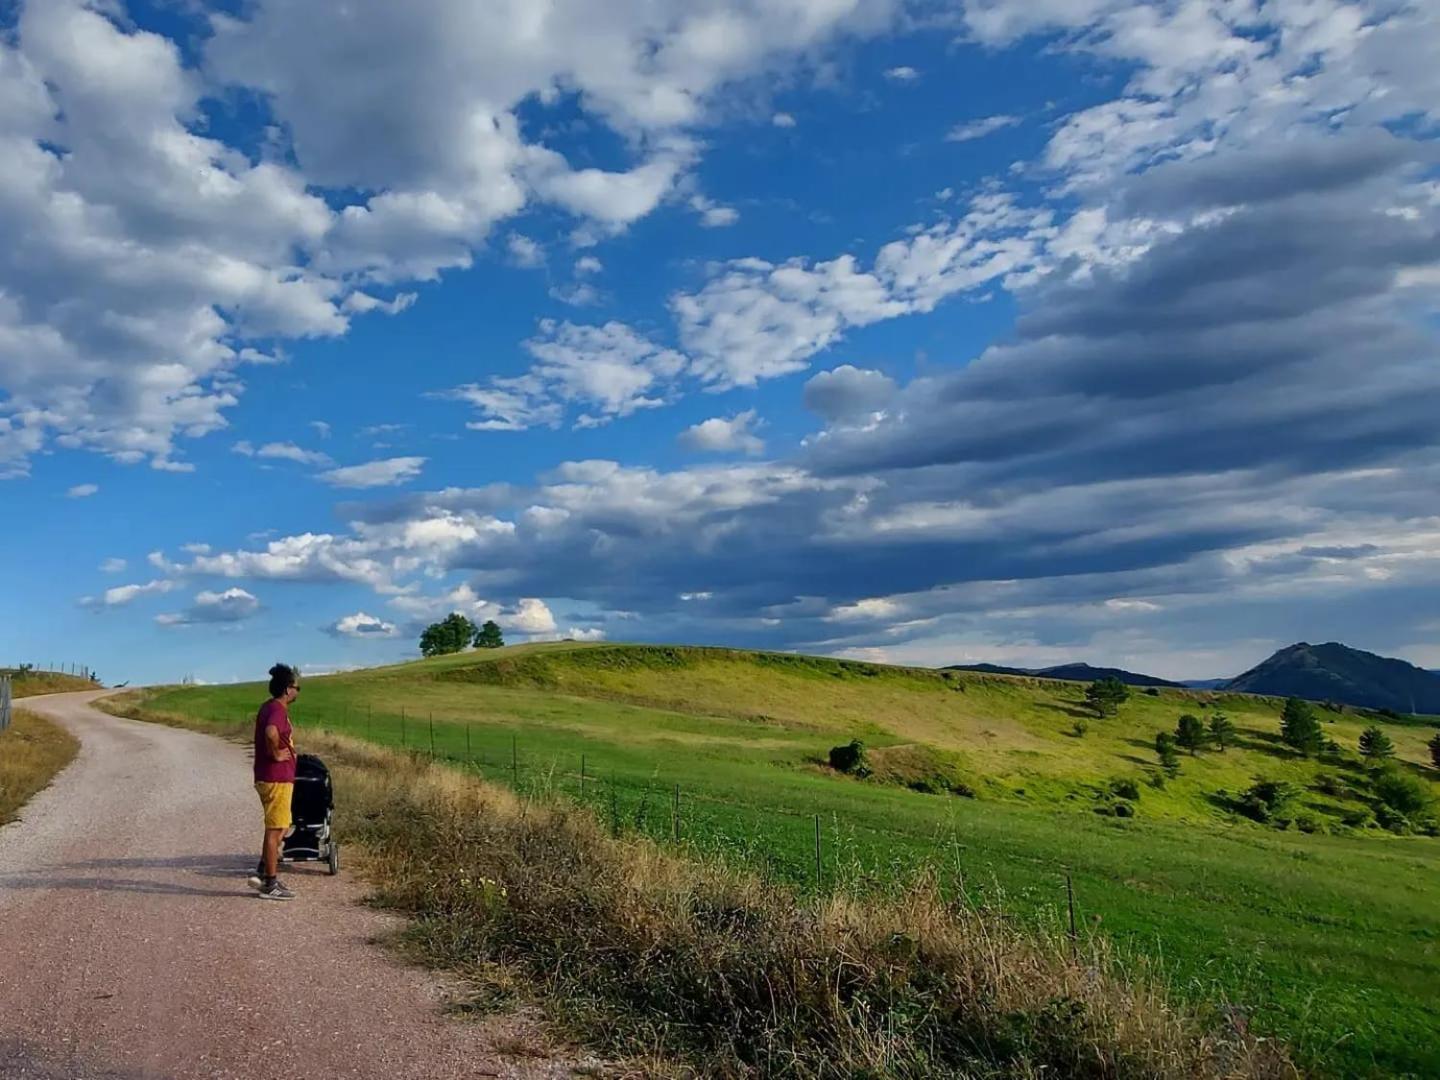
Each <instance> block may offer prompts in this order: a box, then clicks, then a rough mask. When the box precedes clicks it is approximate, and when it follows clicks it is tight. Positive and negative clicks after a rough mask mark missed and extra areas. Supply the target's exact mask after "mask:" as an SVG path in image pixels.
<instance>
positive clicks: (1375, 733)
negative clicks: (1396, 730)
mask: <svg viewBox="0 0 1440 1080" xmlns="http://www.w3.org/2000/svg"><path fill="white" fill-rule="evenodd" d="M1360 756H1361V757H1366V758H1369V759H1370V760H1371V761H1381V760H1383V759H1384V758H1389V757H1394V756H1395V744H1394V743H1393V742H1391V741H1390V736H1389V735H1386V734H1385V732H1383V731H1381V730H1380V729H1379V728H1378V727H1367V728H1366V729H1365V730H1364V731H1362V732H1361V733H1360Z"/></svg>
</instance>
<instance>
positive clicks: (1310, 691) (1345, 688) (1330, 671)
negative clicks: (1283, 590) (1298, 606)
mask: <svg viewBox="0 0 1440 1080" xmlns="http://www.w3.org/2000/svg"><path fill="white" fill-rule="evenodd" d="M1225 689H1226V690H1230V691H1235V692H1237V693H1247V694H1271V695H1274V696H1277V697H1299V698H1309V699H1310V700H1313V701H1337V702H1340V703H1342V704H1345V705H1357V706H1363V707H1367V708H1372V709H1393V710H1394V711H1396V712H1402V713H1426V714H1433V713H1440V675H1436V674H1435V673H1434V672H1431V671H1426V670H1425V669H1424V668H1421V667H1417V666H1416V665H1414V664H1412V663H1410V662H1409V661H1406V660H1398V659H1395V658H1394V657H1388V656H1380V655H1379V654H1378V653H1372V652H1366V651H1365V650H1363V649H1355V648H1352V647H1350V646H1349V645H1343V644H1341V643H1340V642H1338V641H1328V642H1325V643H1323V644H1320V645H1312V644H1310V643H1309V642H1307V641H1299V642H1296V643H1295V644H1294V645H1287V646H1286V647H1285V648H1283V649H1279V650H1277V651H1276V652H1275V653H1273V654H1272V655H1270V656H1269V657H1267V658H1266V659H1264V660H1262V661H1261V662H1260V663H1259V664H1256V665H1255V666H1254V667H1253V668H1251V669H1250V670H1248V671H1246V672H1243V673H1242V674H1240V675H1237V676H1236V677H1235V678H1234V679H1231V680H1230V682H1228V683H1227V684H1226V685H1225Z"/></svg>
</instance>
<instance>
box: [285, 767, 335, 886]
mask: <svg viewBox="0 0 1440 1080" xmlns="http://www.w3.org/2000/svg"><path fill="white" fill-rule="evenodd" d="M334 812H335V793H334V791H333V789H332V788H331V787H330V770H329V769H327V768H326V767H325V763H324V762H323V761H321V760H320V759H319V758H318V757H316V756H315V755H314V754H301V755H300V756H299V757H298V758H296V759H295V794H294V798H293V801H292V802H291V805H290V816H291V818H292V819H293V821H294V826H295V827H294V829H293V831H292V832H291V833H290V835H289V836H287V837H285V840H284V842H283V843H282V845H281V851H280V857H281V858H282V859H284V860H285V861H286V862H314V861H324V862H327V863H329V864H330V873H332V874H338V873H339V872H340V845H339V844H338V843H336V841H335V834H334V832H333V830H332V821H331V818H332V817H333V815H334Z"/></svg>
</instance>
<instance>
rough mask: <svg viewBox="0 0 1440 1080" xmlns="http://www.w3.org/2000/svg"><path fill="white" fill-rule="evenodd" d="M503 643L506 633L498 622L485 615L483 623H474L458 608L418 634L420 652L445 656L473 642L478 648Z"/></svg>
mask: <svg viewBox="0 0 1440 1080" xmlns="http://www.w3.org/2000/svg"><path fill="white" fill-rule="evenodd" d="M504 644H505V635H504V634H502V633H501V632H500V624H499V623H497V622H496V621H495V620H494V619H486V620H485V624H484V625H483V626H476V625H475V624H474V623H473V622H471V621H470V620H469V619H467V618H466V617H465V616H464V615H461V614H460V613H459V612H458V611H456V612H452V613H451V614H449V615H446V616H445V618H443V619H441V620H440V621H439V622H437V623H431V624H430V625H429V626H427V627H426V628H425V632H424V633H422V634H421V635H420V655H421V656H445V655H446V654H447V653H457V652H461V651H462V650H464V649H468V648H471V647H472V646H473V647H474V648H477V649H498V648H500V646H502V645H504Z"/></svg>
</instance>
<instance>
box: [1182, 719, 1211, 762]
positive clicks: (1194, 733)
mask: <svg viewBox="0 0 1440 1080" xmlns="http://www.w3.org/2000/svg"><path fill="white" fill-rule="evenodd" d="M1175 741H1176V742H1177V743H1179V744H1180V745H1181V746H1183V747H1184V748H1185V749H1186V750H1189V751H1190V756H1191V757H1194V756H1195V751H1197V750H1199V749H1200V747H1202V746H1204V745H1205V725H1204V724H1202V723H1201V722H1200V718H1199V717H1198V716H1194V715H1192V714H1190V713H1185V714H1184V715H1183V716H1181V717H1180V720H1179V721H1178V722H1177V723H1176V725H1175Z"/></svg>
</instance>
